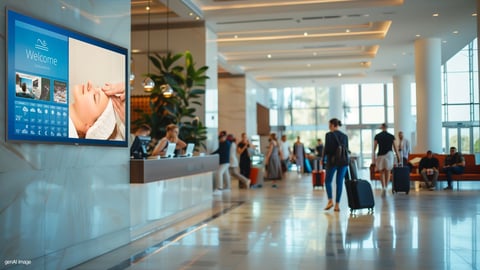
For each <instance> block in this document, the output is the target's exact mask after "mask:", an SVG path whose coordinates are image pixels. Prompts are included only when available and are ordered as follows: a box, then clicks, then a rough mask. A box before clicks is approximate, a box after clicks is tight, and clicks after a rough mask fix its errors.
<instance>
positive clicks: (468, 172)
mask: <svg viewBox="0 0 480 270" xmlns="http://www.w3.org/2000/svg"><path fill="white" fill-rule="evenodd" d="M425 155H426V154H425V153H421V154H410V155H409V156H408V160H409V162H410V164H411V165H412V170H411V172H410V180H411V181H422V176H421V175H420V173H419V171H418V163H419V162H420V159H421V158H422V157H424V156H425ZM433 156H434V157H436V158H437V159H438V163H439V165H440V168H439V169H440V173H439V175H438V181H446V180H447V175H446V174H445V173H444V172H443V170H442V168H443V164H444V163H445V157H446V156H447V154H434V155H433ZM463 157H464V158H465V172H464V173H463V174H454V175H453V176H452V179H453V180H454V181H457V185H458V182H459V181H480V165H477V164H476V161H475V155H474V154H463ZM412 161H413V162H412ZM370 179H371V180H380V173H379V172H376V171H375V165H374V164H372V165H371V166H370Z"/></svg>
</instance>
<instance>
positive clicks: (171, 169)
mask: <svg viewBox="0 0 480 270" xmlns="http://www.w3.org/2000/svg"><path fill="white" fill-rule="evenodd" d="M218 166H219V158H218V155H207V156H193V157H181V158H162V159H132V160H130V183H131V184H145V183H149V182H155V181H163V180H169V179H172V178H177V177H183V176H187V175H193V174H199V173H205V172H211V171H215V170H216V169H217V168H218Z"/></svg>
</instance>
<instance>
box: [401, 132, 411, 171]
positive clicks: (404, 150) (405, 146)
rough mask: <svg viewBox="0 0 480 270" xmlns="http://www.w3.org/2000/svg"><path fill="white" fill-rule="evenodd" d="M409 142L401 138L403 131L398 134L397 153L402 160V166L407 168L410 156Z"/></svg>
mask: <svg viewBox="0 0 480 270" xmlns="http://www.w3.org/2000/svg"><path fill="white" fill-rule="evenodd" d="M410 149H411V148H410V142H409V141H408V140H407V139H405V137H404V136H403V131H399V132H398V152H399V153H400V157H401V158H402V160H401V161H402V164H403V166H409V164H408V155H409V154H410Z"/></svg>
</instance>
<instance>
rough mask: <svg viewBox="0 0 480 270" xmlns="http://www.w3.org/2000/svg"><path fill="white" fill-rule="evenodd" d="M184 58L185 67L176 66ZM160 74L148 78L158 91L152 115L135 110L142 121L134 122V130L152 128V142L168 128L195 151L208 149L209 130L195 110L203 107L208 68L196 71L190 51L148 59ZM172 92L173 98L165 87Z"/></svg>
mask: <svg viewBox="0 0 480 270" xmlns="http://www.w3.org/2000/svg"><path fill="white" fill-rule="evenodd" d="M182 57H183V58H184V60H185V62H184V65H178V64H177V62H178V61H179V60H180V59H182ZM149 59H150V61H151V62H152V63H153V65H154V66H155V68H156V69H157V70H158V71H159V73H158V74H154V73H152V74H146V76H149V77H150V78H151V79H152V80H153V81H154V82H155V87H154V89H153V90H152V92H151V93H150V99H149V106H150V109H151V113H147V112H144V111H142V110H136V111H137V112H139V113H140V114H141V117H140V118H139V119H137V120H136V121H134V122H133V125H134V126H139V125H141V124H148V125H150V126H151V127H152V133H151V136H152V138H155V139H157V140H158V139H160V138H161V137H163V136H165V133H166V131H165V128H166V126H167V125H169V124H172V123H173V124H176V125H177V126H178V127H179V132H180V134H179V137H180V138H181V139H182V140H184V141H185V142H187V143H195V147H196V149H197V150H198V147H200V146H202V147H203V148H205V147H206V146H205V143H204V142H205V140H206V139H207V128H206V127H205V126H204V125H203V124H202V122H201V121H200V120H199V118H198V116H197V115H196V110H197V109H196V108H195V105H196V106H202V103H201V102H200V98H201V97H202V96H203V95H204V94H205V83H206V81H207V79H209V77H208V76H206V75H205V73H206V71H207V70H208V67H207V66H202V67H200V68H198V69H197V68H195V62H194V61H193V57H192V54H191V53H190V52H189V51H186V52H185V53H179V54H175V55H172V54H171V53H170V52H169V53H167V54H166V55H160V54H158V53H155V54H154V55H153V56H150V57H149ZM167 84H168V85H170V87H171V88H172V89H173V95H172V96H170V97H167V96H165V95H164V91H165V89H166V85H167Z"/></svg>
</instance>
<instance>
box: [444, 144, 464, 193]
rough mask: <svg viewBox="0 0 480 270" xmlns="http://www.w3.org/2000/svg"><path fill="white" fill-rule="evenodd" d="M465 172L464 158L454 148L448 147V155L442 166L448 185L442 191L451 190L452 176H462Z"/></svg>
mask: <svg viewBox="0 0 480 270" xmlns="http://www.w3.org/2000/svg"><path fill="white" fill-rule="evenodd" d="M464 170H465V158H464V157H463V155H462V154H461V153H459V152H457V148H456V147H453V146H452V147H450V154H449V155H448V156H447V157H446V158H445V165H444V166H443V172H445V173H446V174H447V183H448V185H447V186H446V187H445V188H444V190H451V189H452V174H462V173H463V171H464Z"/></svg>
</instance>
